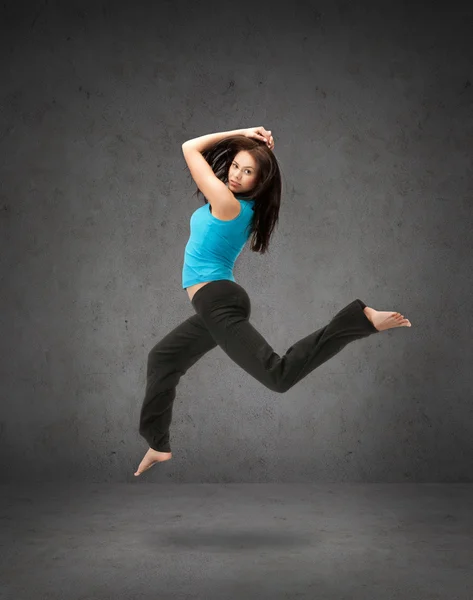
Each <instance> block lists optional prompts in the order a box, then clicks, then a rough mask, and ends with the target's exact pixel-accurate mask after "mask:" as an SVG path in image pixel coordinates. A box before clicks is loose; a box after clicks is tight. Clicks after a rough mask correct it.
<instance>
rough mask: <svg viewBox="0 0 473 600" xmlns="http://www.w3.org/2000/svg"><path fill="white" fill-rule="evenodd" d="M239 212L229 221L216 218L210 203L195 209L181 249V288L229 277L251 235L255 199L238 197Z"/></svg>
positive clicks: (231, 275) (232, 279) (231, 278)
mask: <svg viewBox="0 0 473 600" xmlns="http://www.w3.org/2000/svg"><path fill="white" fill-rule="evenodd" d="M237 200H238V201H239V202H240V205H241V210H240V214H239V215H238V216H237V217H235V218H234V219H232V220H231V221H222V220H221V219H217V217H214V216H213V214H212V213H211V212H210V204H204V205H203V206H201V207H200V208H198V209H197V210H196V211H195V212H194V213H192V216H191V218H190V237H189V241H188V242H187V245H186V248H185V251H184V266H183V268H182V287H183V288H184V289H186V288H188V287H190V286H191V285H195V284H196V283H203V282H204V281H217V280H221V279H229V280H230V281H235V278H234V276H233V266H234V264H235V261H236V259H237V258H238V256H239V254H240V253H241V251H242V250H243V246H244V245H245V243H246V242H247V240H248V238H249V237H250V234H251V231H250V229H251V225H250V223H251V221H252V219H253V214H254V212H253V206H254V203H255V201H254V200H240V198H237Z"/></svg>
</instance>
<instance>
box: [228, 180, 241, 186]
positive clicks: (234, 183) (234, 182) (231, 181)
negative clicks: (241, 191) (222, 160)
mask: <svg viewBox="0 0 473 600" xmlns="http://www.w3.org/2000/svg"><path fill="white" fill-rule="evenodd" d="M230 183H233V185H240V184H239V183H237V182H236V181H233V180H232V179H230Z"/></svg>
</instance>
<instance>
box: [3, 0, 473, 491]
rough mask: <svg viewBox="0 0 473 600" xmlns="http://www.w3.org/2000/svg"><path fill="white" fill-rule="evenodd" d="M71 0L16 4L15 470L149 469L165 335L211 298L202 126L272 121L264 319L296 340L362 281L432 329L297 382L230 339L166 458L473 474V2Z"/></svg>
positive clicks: (53, 473)
mask: <svg viewBox="0 0 473 600" xmlns="http://www.w3.org/2000/svg"><path fill="white" fill-rule="evenodd" d="M62 4H63V5H62V6H60V3H59V2H56V3H53V2H48V3H45V2H37V3H32V4H31V5H30V8H29V9H28V10H27V9H26V8H25V6H26V5H25V4H22V3H14V2H4V3H2V9H1V10H2V15H1V28H2V30H1V36H0V44H1V46H0V50H1V52H0V61H1V82H2V85H1V116H0V151H1V158H2V160H1V172H0V180H1V188H0V194H1V195H0V227H1V231H0V232H1V238H0V244H1V246H0V251H1V256H0V260H1V307H0V308H1V310H0V319H1V336H0V351H1V354H2V360H1V362H0V365H1V367H0V368H1V403H0V410H1V413H0V456H1V471H0V476H1V480H2V481H15V480H20V481H24V480H45V479H47V480H49V479H50V480H53V479H66V478H71V479H77V480H88V481H112V480H113V481H122V480H132V479H133V472H134V470H135V469H136V466H137V465H138V463H139V462H140V460H141V458H142V456H143V454H144V452H145V451H146V450H147V446H146V443H145V442H144V440H143V438H141V437H140V436H139V434H138V418H139V412H140V408H141V402H142V398H143V394H144V385H145V369H146V360H147V354H148V352H149V350H150V349H151V348H152V347H153V346H154V345H155V344H156V343H157V341H158V340H159V339H160V338H162V337H163V336H164V335H165V334H167V333H168V332H169V331H170V330H171V329H172V328H174V327H175V326H176V325H178V324H179V323H180V322H181V321H183V320H184V319H187V318H188V317H189V316H190V315H191V314H193V308H192V305H191V304H190V302H189V299H188V297H187V294H186V292H185V291H184V290H182V288H181V269H182V260H183V253H184V247H185V244H186V242H187V239H188V235H189V218H190V216H191V214H192V212H193V211H194V210H195V209H196V208H197V207H198V206H199V203H200V202H201V200H197V199H196V198H195V197H192V193H193V191H194V189H195V188H194V185H193V182H192V180H191V178H190V174H189V171H188V170H187V167H186V165H185V162H184V159H183V156H182V152H181V144H182V142H184V141H185V140H186V139H189V138H193V137H197V136H199V135H203V134H206V133H211V132H214V131H227V130H231V129H236V128H241V127H252V126H257V125H263V126H264V127H266V128H267V129H271V130H272V132H273V135H274V137H275V142H276V145H275V153H276V155H277V157H278V159H279V161H280V165H281V169H282V172H283V199H282V207H281V213H280V222H279V225H278V227H277V228H276V230H275V233H274V236H273V238H272V244H271V248H270V252H269V253H268V254H266V255H264V256H261V255H259V254H255V253H252V252H250V250H249V248H248V247H246V248H245V250H244V251H243V253H242V255H241V256H240V258H239V259H238V261H237V264H236V268H235V277H236V280H237V282H238V283H239V284H240V285H242V286H243V287H244V288H245V289H246V290H247V291H248V293H249V295H250V298H251V301H252V317H251V320H252V323H253V324H254V325H255V327H257V328H258V329H259V331H260V332H261V333H262V334H263V335H264V336H266V338H267V339H268V341H270V343H271V344H272V345H273V347H274V349H275V350H276V351H277V352H278V353H280V354H284V352H285V351H286V350H287V348H288V347H289V346H290V345H291V344H292V343H293V342H295V341H296V340H297V339H299V338H301V337H303V336H305V335H307V334H308V333H309V332H311V331H313V330H315V329H317V328H320V327H322V326H323V325H325V324H326V323H327V322H328V320H330V319H331V317H332V316H333V315H334V314H335V312H337V311H338V310H339V309H341V308H342V307H343V306H345V305H346V304H348V303H349V302H351V301H352V300H353V299H354V298H357V297H359V298H361V299H362V300H363V301H364V302H366V303H367V304H368V306H372V307H374V308H377V309H380V310H396V311H399V312H401V313H403V314H404V315H405V316H406V317H407V318H408V319H410V321H411V322H412V328H410V329H408V328H400V329H394V330H391V331H388V332H384V333H381V334H380V335H379V336H378V335H377V336H374V337H370V338H368V339H366V340H361V341H357V342H355V343H353V344H351V345H349V346H348V347H346V348H345V349H344V350H342V352H341V353H340V354H338V355H337V356H335V357H334V358H332V359H331V360H330V361H329V362H327V363H325V364H324V365H322V366H321V367H320V368H319V369H317V370H316V371H315V372H313V373H312V374H310V375H309V376H308V377H307V378H306V379H304V380H303V381H301V382H300V383H298V384H297V385H296V386H295V387H294V388H292V389H291V390H290V391H289V392H287V393H286V394H281V395H278V394H275V393H273V392H271V391H270V390H268V389H266V388H264V387H262V386H261V385H260V384H259V383H258V382H257V381H255V380H252V379H251V378H250V376H249V375H247V374H246V373H245V372H244V371H242V370H241V369H240V368H239V367H238V366H236V365H235V364H234V363H232V361H231V360H230V359H229V358H228V357H227V356H226V355H225V354H224V352H223V351H222V350H221V349H220V348H216V349H215V350H214V351H212V352H210V353H209V354H208V355H206V356H205V357H204V358H203V359H201V361H199V363H197V364H196V365H195V366H194V367H192V369H191V370H190V371H189V372H188V373H187V375H186V376H185V377H183V378H182V380H181V382H180V385H179V387H178V391H177V397H176V401H175V404H174V420H173V425H172V429H171V444H172V448H173V459H172V460H171V461H168V462H167V463H162V464H161V465H157V466H155V467H153V469H152V470H151V471H148V473H147V475H146V476H143V478H144V479H145V477H146V479H145V480H149V481H159V480H171V481H176V482H178V481H182V482H210V481H224V482H234V481H248V482H254V481H278V482H279V481H281V482H284V481H300V482H307V481H378V482H390V481H463V482H465V481H472V480H473V461H472V458H473V442H472V439H473V436H472V429H473V425H472V422H473V408H472V402H471V390H472V384H473V380H472V371H471V364H472V358H473V356H472V349H471V343H470V339H469V338H467V330H468V328H469V327H471V316H470V313H471V311H470V310H469V304H468V298H469V297H471V294H472V292H473V290H472V287H473V285H472V279H471V271H472V266H473V265H472V263H473V253H472V249H473V248H472V224H473V216H472V212H473V208H472V196H473V194H472V170H473V169H472V162H471V161H472V158H471V157H472V151H473V143H472V140H473V136H472V134H473V124H472V107H473V102H472V94H473V90H472V85H471V82H472V81H473V71H472V64H473V42H472V39H471V35H470V34H471V29H472V9H471V8H470V9H468V8H466V6H467V4H466V3H460V2H457V3H456V5H455V3H452V2H449V3H446V4H445V6H443V7H441V6H438V5H435V4H434V5H433V4H432V3H430V2H425V3H424V5H421V4H419V3H415V6H413V7H411V6H408V3H407V2H405V3H399V2H398V3H391V2H381V3H379V2H374V1H372V2H356V3H352V2H329V1H327V2H325V3H322V2H315V1H314V2H307V1H305V2H294V3H286V4H281V5H279V4H278V3H277V2H269V1H267V2H249V1H248V0H245V1H241V0H240V1H239V2H237V3H235V4H232V3H222V2H214V1H212V2H191V1H189V2H171V1H168V2H146V3H145V2H128V3H122V6H119V5H118V3H116V2H108V3H103V2H102V3H101V2H88V3H85V2H81V3H79V2H68V3H67V6H66V3H62ZM462 4H465V6H464V7H463V8H462ZM467 11H469V12H467ZM135 481H136V479H135Z"/></svg>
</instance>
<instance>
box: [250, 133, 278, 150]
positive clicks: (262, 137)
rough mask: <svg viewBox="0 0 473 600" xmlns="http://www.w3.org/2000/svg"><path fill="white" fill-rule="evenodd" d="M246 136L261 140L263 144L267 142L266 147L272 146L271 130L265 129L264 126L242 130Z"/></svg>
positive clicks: (271, 147)
mask: <svg viewBox="0 0 473 600" xmlns="http://www.w3.org/2000/svg"><path fill="white" fill-rule="evenodd" d="M243 135H245V136H246V137H248V138H254V139H256V140H261V141H263V142H264V143H265V144H268V148H270V150H272V149H273V148H274V139H273V136H272V135H271V131H267V130H266V129H265V128H264V127H249V128H248V129H245V130H244V134H243Z"/></svg>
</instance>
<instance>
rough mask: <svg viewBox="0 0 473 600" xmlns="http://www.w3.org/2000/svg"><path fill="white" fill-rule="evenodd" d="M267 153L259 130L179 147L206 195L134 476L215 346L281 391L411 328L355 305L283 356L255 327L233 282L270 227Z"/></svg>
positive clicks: (165, 435) (144, 414)
mask: <svg viewBox="0 0 473 600" xmlns="http://www.w3.org/2000/svg"><path fill="white" fill-rule="evenodd" d="M273 148H274V139H273V136H272V135H271V131H267V130H266V129H265V128H264V127H251V128H249V129H239V130H235V131H226V132H223V133H215V134H210V135H204V136H202V137H198V138H196V139H193V140H189V141H187V142H184V144H183V145H182V151H183V154H184V158H185V160H186V163H187V166H188V167H189V170H190V172H191V175H192V177H193V179H194V181H195V183H196V184H197V191H196V193H202V194H203V195H204V196H205V198H206V202H205V204H204V205H203V206H201V207H200V208H199V209H197V210H196V211H195V212H194V213H193V215H192V217H191V221H190V224H191V235H190V238H189V241H188V243H187V246H186V250H185V256H184V267H183V272H182V283H183V288H184V289H186V291H187V294H188V296H189V299H190V301H191V303H192V306H193V308H194V311H195V314H194V315H192V316H191V317H189V319H187V320H186V321H184V322H183V323H181V324H180V325H178V326H177V327H176V328H175V329H174V330H173V331H171V332H170V333H168V334H167V335H166V336H165V337H164V338H163V339H162V340H161V341H160V342H158V344H157V345H156V346H155V347H154V348H153V349H152V350H151V352H150V353H149V355H148V365H147V383H146V394H145V399H144V401H143V406H142V409H141V416H140V428H139V431H140V434H141V435H142V436H143V437H144V438H145V439H146V441H147V442H148V444H149V450H148V451H147V453H146V454H145V456H144V458H143V460H142V461H141V463H140V465H139V466H138V469H137V471H136V472H135V476H138V475H140V474H141V473H142V472H143V471H146V470H147V469H149V468H150V467H151V466H153V465H154V464H155V463H156V462H160V461H164V460H169V459H170V458H171V457H172V453H171V447H170V443H169V428H170V425H171V418H172V407H173V401H174V399H175V396H176V387H177V384H178V382H179V380H180V378H181V376H182V375H184V374H185V373H186V372H187V370H188V369H189V368H190V367H191V366H192V365H194V364H195V363H196V362H197V361H198V360H199V358H201V357H202V356H203V355H204V354H206V353H207V352H209V350H212V349H214V348H215V347H216V346H220V347H221V348H222V350H223V351H224V352H225V353H226V354H228V356H229V357H230V358H231V359H232V360H233V361H234V362H235V363H236V364H237V365H239V366H240V367H241V368H242V369H244V370H245V371H246V372H247V373H249V374H250V375H252V376H253V377H254V378H255V379H257V380H258V381H259V382H261V383H262V384H263V385H264V386H266V387H267V388H269V389H270V390H272V391H274V392H278V393H284V392H287V391H288V390H289V389H290V388H291V387H293V386H294V385H295V384H296V383H298V382H299V381H300V380H301V379H303V378H304V377H305V376H306V375H308V374H309V373H310V372H312V371H313V370H314V369H315V368H317V367H318V366H319V365H321V364H322V363H324V362H326V361H327V360H328V359H329V358H331V357H332V356H334V355H335V354H337V353H338V352H340V350H342V348H344V347H345V346H346V345H347V344H348V343H349V342H353V341H354V340H358V339H361V338H365V337H367V336H369V335H371V334H373V333H377V332H379V331H385V330H386V329H391V328H393V327H410V326H411V323H410V322H409V320H408V319H405V318H404V316H403V315H401V314H399V313H397V312H390V311H387V312H386V311H377V310H375V309H373V308H370V307H368V306H366V304H364V303H363V302H362V301H361V300H358V299H357V300H354V301H353V302H351V303H350V304H348V306H346V307H345V308H343V309H342V310H341V311H340V312H339V313H337V314H336V315H335V316H334V317H333V319H332V320H331V321H330V322H329V323H328V325H326V326H325V327H322V328H321V329H318V330H317V331H315V332H313V333H311V334H310V335H308V336H307V337H305V338H303V339H301V340H299V341H298V342H296V343H295V344H294V345H293V346H291V347H290V348H289V349H288V350H287V352H286V354H284V356H279V355H278V354H276V352H274V350H273V349H272V347H271V346H270V345H269V344H268V342H267V341H266V340H265V339H264V338H263V336H262V335H261V334H260V333H259V332H258V331H257V330H256V329H255V328H254V327H253V325H252V324H251V323H250V321H249V317H250V312H251V305H250V299H249V297H248V294H247V293H246V291H245V290H244V289H243V288H242V287H241V286H240V285H239V284H237V283H236V282H235V279H234V277H233V266H234V264H235V261H236V259H237V257H238V255H239V254H240V252H241V250H242V249H243V246H244V245H245V243H246V241H247V239H248V238H249V237H250V235H252V240H251V250H253V251H254V252H260V253H261V254H264V253H265V252H266V250H267V247H268V243H269V239H270V237H271V233H272V231H273V229H274V226H275V224H276V222H277V221H278V216H279V205H280V199H281V175H280V171H279V166H278V163H277V161H276V158H275V156H274V154H273V151H272V150H273ZM207 200H208V204H207Z"/></svg>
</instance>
